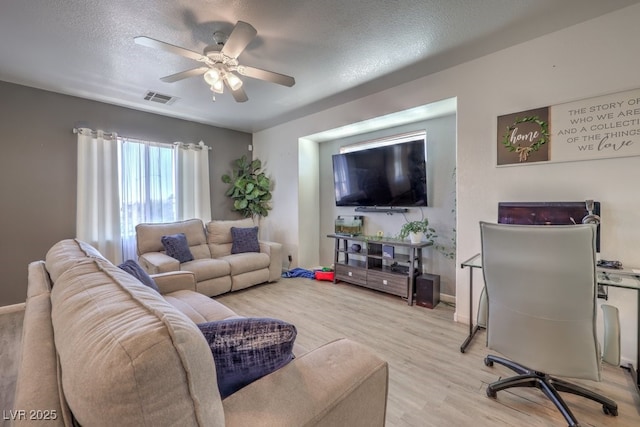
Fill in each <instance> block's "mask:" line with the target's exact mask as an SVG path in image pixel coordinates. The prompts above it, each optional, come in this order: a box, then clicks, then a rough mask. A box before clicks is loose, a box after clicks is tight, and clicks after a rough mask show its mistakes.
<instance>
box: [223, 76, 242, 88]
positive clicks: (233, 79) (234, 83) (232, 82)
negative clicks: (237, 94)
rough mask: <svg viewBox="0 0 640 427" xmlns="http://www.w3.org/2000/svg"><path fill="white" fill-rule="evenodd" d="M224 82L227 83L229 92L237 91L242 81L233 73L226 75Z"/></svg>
mask: <svg viewBox="0 0 640 427" xmlns="http://www.w3.org/2000/svg"><path fill="white" fill-rule="evenodd" d="M224 80H225V81H226V82H227V84H228V85H229V87H230V88H231V90H238V89H240V88H241V87H242V80H240V78H239V77H238V76H236V75H235V74H233V73H226V74H225V75H224Z"/></svg>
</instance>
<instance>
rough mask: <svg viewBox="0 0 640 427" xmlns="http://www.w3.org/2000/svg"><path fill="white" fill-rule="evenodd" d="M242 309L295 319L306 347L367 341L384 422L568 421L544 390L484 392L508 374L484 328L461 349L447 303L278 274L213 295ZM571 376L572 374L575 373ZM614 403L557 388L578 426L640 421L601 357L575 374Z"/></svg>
mask: <svg viewBox="0 0 640 427" xmlns="http://www.w3.org/2000/svg"><path fill="white" fill-rule="evenodd" d="M216 299H217V300H219V301H220V302H222V303H224V304H225V305H227V306H228V307H230V308H231V309H233V310H234V311H236V312H237V313H238V314H240V315H244V316H254V317H274V318H279V319H282V320H285V321H288V322H291V323H293V324H295V325H296V327H297V329H298V337H297V342H298V343H299V344H300V345H302V346H304V347H305V348H307V349H313V348H315V347H318V346H320V345H322V344H324V343H325V342H328V341H331V340H334V339H337V338H340V337H347V338H350V339H352V340H355V341H358V342H360V343H362V344H365V345H367V346H369V347H370V348H371V349H372V350H373V351H374V352H376V353H377V354H379V355H380V356H381V357H382V358H384V359H385V360H387V361H388V362H389V397H388V405H387V426H388V427H399V426H425V427H426V426H442V427H455V426H473V427H480V426H491V427H500V426H531V427H536V426H544V427H547V426H565V425H566V423H565V421H564V418H563V417H562V416H561V415H560V413H559V412H558V411H557V410H556V409H555V407H554V406H553V404H551V403H550V402H549V401H548V400H547V399H546V397H544V395H543V394H542V392H541V391H539V390H537V389H515V390H514V391H501V392H498V397H497V400H493V399H490V398H488V397H487V396H486V394H485V390H486V385H487V383H490V382H492V381H495V380H496V379H498V378H499V377H500V376H510V375H511V374H512V372H511V371H509V370H508V369H506V368H504V367H502V366H498V365H495V366H494V367H492V368H490V367H486V366H485V365H484V363H483V359H484V357H485V355H486V354H488V353H489V351H488V349H487V348H486V347H485V339H486V337H485V332H484V331H482V332H480V333H479V334H478V335H477V336H476V339H475V340H474V341H473V343H472V344H471V346H470V347H469V348H468V350H467V352H466V353H465V354H462V353H460V344H461V343H462V341H463V340H464V338H465V337H466V334H467V332H468V326H467V325H464V324H460V323H456V322H454V321H453V313H454V309H453V308H452V307H450V306H448V305H446V304H444V303H442V302H441V303H440V304H439V305H438V306H437V307H436V308H435V309H433V310H431V309H428V308H423V307H420V306H415V305H414V306H411V307H410V306H408V305H407V304H406V302H405V301H403V300H402V299H400V298H398V297H395V296H391V295H386V294H383V293H380V292H376V291H371V290H368V289H364V288H360V287H357V286H354V285H348V284H345V283H339V284H336V285H334V284H332V283H331V282H318V281H313V280H309V279H300V278H290V279H280V281H278V282H276V283H272V284H266V285H260V286H256V287H253V288H250V289H246V290H244V291H239V292H233V293H230V294H226V295H224V296H220V297H218V298H216ZM572 381H573V380H572ZM574 382H577V383H580V384H582V385H586V386H587V387H590V388H592V389H593V390H595V391H596V392H599V393H602V394H605V395H606V396H608V397H610V398H611V399H613V400H615V401H616V402H617V403H618V408H619V416H618V417H611V416H607V415H605V414H604V413H603V412H602V407H601V406H600V405H598V404H597V403H595V402H592V401H588V400H587V399H584V398H580V397H576V396H571V395H567V394H564V395H563V397H564V398H565V400H566V401H567V402H568V403H569V405H570V406H571V409H572V411H573V413H574V415H575V416H576V417H577V418H578V420H579V421H580V423H581V426H582V427H586V426H620V427H622V426H628V427H632V426H633V427H640V397H638V394H637V393H635V392H634V391H633V385H632V382H631V376H630V375H629V373H628V372H627V371H625V370H623V369H622V368H619V367H612V366H609V365H604V366H603V381H602V382H592V381H578V380H575V381H574Z"/></svg>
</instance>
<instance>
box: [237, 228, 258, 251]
mask: <svg viewBox="0 0 640 427" xmlns="http://www.w3.org/2000/svg"><path fill="white" fill-rule="evenodd" d="M231 239H232V240H233V241H232V244H231V253H232V254H239V253H244V252H260V243H258V227H248V228H238V227H231Z"/></svg>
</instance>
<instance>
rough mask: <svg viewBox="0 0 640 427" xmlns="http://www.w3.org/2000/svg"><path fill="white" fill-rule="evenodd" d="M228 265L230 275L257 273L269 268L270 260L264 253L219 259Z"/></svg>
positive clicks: (228, 256) (236, 255)
mask: <svg viewBox="0 0 640 427" xmlns="http://www.w3.org/2000/svg"><path fill="white" fill-rule="evenodd" d="M220 260H224V261H226V262H227V263H229V266H230V267H231V275H232V276H237V275H238V274H242V273H247V272H250V271H257V270H261V269H263V268H269V263H270V262H271V259H270V258H269V255H267V254H265V253H264V252H245V253H242V254H233V255H226V256H223V257H221V258H220Z"/></svg>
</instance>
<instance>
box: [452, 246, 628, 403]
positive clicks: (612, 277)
mask: <svg viewBox="0 0 640 427" xmlns="http://www.w3.org/2000/svg"><path fill="white" fill-rule="evenodd" d="M465 267H469V269H470V271H469V336H467V338H466V339H465V340H464V343H462V345H461V346H460V352H461V353H464V352H465V350H466V349H467V347H468V346H469V344H470V343H471V340H472V339H473V337H474V336H475V334H476V332H478V329H479V328H481V327H482V326H479V325H475V326H474V325H473V269H474V268H482V255H481V254H475V255H474V256H472V257H471V258H469V259H468V260H466V261H464V262H463V263H462V264H460V268H465ZM596 270H597V271H596V273H597V280H598V285H600V286H609V287H612V288H622V289H632V290H635V291H636V293H637V298H638V311H639V312H638V313H636V318H637V322H638V336H637V342H636V345H637V347H638V348H637V349H636V350H637V353H636V368H635V369H634V367H633V365H632V364H630V365H629V366H623V368H625V369H627V370H629V372H630V373H631V376H632V377H633V382H634V384H635V387H636V391H637V392H638V393H640V275H638V274H635V273H632V272H630V271H629V270H625V271H619V270H613V269H605V268H600V267H598V268H597V269H596ZM636 369H638V370H637V371H636Z"/></svg>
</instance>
